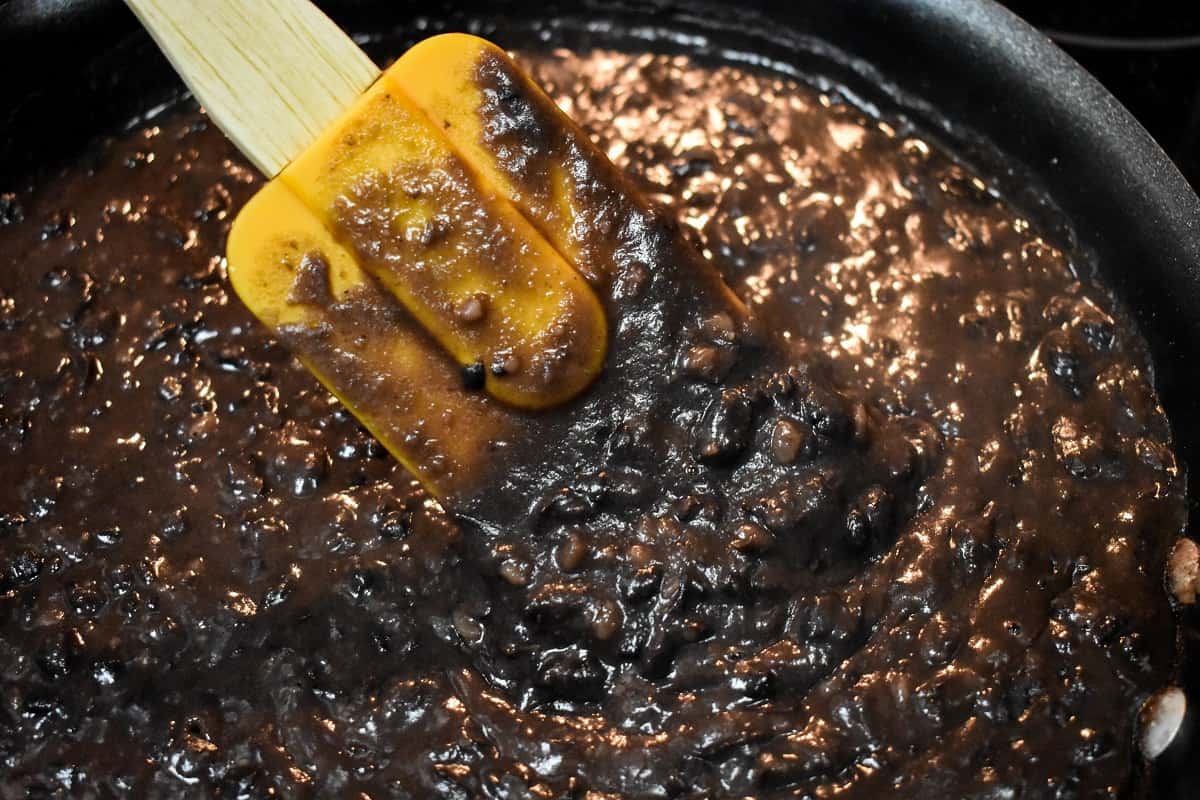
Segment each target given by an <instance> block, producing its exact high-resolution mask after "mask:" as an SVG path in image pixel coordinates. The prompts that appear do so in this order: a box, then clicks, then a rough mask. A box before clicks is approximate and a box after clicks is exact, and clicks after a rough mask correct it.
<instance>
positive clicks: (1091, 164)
mask: <svg viewBox="0 0 1200 800" xmlns="http://www.w3.org/2000/svg"><path fill="white" fill-rule="evenodd" d="M322 5H324V6H325V7H326V8H327V9H328V10H329V11H330V12H331V14H332V15H333V16H334V17H335V19H337V20H338V21H339V22H340V23H341V24H343V25H344V26H345V27H347V28H348V29H350V30H352V31H363V32H380V31H383V32H387V31H393V30H396V29H400V28H408V27H410V26H411V25H412V22H413V20H415V19H417V18H418V17H420V18H422V19H423V20H425V22H424V23H423V24H425V25H427V26H428V29H429V30H430V31H431V32H432V31H433V30H436V29H439V28H440V27H441V26H443V25H448V26H449V27H451V28H463V27H468V21H469V20H483V22H482V23H481V24H479V25H478V26H476V27H474V29H475V30H477V31H478V32H481V33H483V34H485V35H486V34H488V33H489V32H490V31H491V30H492V28H493V25H497V26H499V27H500V29H502V30H504V29H512V30H525V31H527V32H530V31H531V32H530V33H528V34H527V35H529V36H536V35H537V32H538V31H540V32H542V33H543V34H544V35H545V37H546V38H547V39H548V40H549V41H550V42H551V43H562V44H569V43H570V42H572V41H578V40H579V39H580V38H581V37H585V36H586V35H587V34H586V33H583V32H581V30H582V29H581V26H580V25H579V24H578V23H579V22H580V21H581V20H582V21H586V22H588V23H589V24H591V25H592V26H593V28H594V27H595V25H597V24H602V25H601V27H603V28H605V30H606V31H607V32H606V33H605V34H604V35H605V38H606V39H607V40H609V41H611V39H612V38H613V37H614V36H616V35H617V34H616V33H614V32H613V30H616V29H619V30H624V31H625V35H624V38H626V39H633V40H638V39H645V38H652V39H654V40H655V43H654V44H653V45H652V46H653V47H656V48H673V49H685V50H689V51H697V50H699V51H701V53H702V54H708V55H710V56H713V57H721V58H735V59H747V60H750V61H756V62H758V63H760V64H763V65H764V66H766V67H768V68H774V69H782V70H785V71H799V72H800V73H802V74H808V75H816V76H820V75H824V76H829V77H831V78H832V79H833V80H835V81H836V82H838V83H840V84H842V85H844V86H847V87H849V89H850V90H851V91H852V92H855V93H857V94H858V95H859V96H860V97H862V98H864V99H865V100H867V101H870V102H873V103H876V104H878V105H879V106H881V107H882V110H883V111H884V112H885V113H891V114H904V115H907V116H909V117H910V118H913V119H914V120H915V121H917V122H918V124H920V125H922V126H924V127H925V128H926V129H927V130H929V131H931V132H932V133H933V134H934V135H936V136H938V137H940V138H942V139H945V140H947V141H949V142H950V143H951V144H952V147H953V148H954V149H955V150H956V151H957V152H959V153H962V154H964V156H965V157H966V158H967V160H969V161H971V162H972V165H973V166H974V167H975V168H976V169H978V170H980V171H981V172H983V173H984V174H985V175H987V176H988V177H991V178H993V179H994V180H996V181H997V183H998V185H1000V186H1001V187H1006V188H1007V191H1008V193H1009V195H1010V197H1011V198H1013V199H1015V201H1016V202H1017V203H1018V204H1019V205H1023V206H1024V207H1025V209H1026V211H1027V212H1030V211H1032V212H1033V213H1035V214H1037V215H1038V216H1040V217H1042V220H1043V222H1048V223H1050V224H1053V225H1056V226H1058V228H1059V230H1060V231H1061V232H1062V234H1063V235H1064V236H1073V237H1074V238H1075V240H1076V242H1077V244H1078V246H1079V248H1080V252H1082V253H1084V254H1091V256H1092V258H1091V260H1094V261H1095V262H1096V263H1097V264H1098V265H1099V267H1100V269H1101V271H1102V272H1103V276H1104V278H1105V280H1106V281H1107V283H1108V285H1109V286H1111V287H1112V288H1113V289H1115V291H1116V292H1117V294H1118V295H1119V296H1120V297H1121V298H1122V299H1123V300H1124V302H1125V304H1126V307H1127V308H1128V309H1129V310H1130V311H1131V313H1132V314H1133V316H1135V317H1136V319H1137V320H1138V322H1139V324H1140V328H1141V330H1142V332H1143V333H1144V334H1145V336H1146V338H1147V339H1148V340H1149V343H1150V347H1151V351H1152V353H1153V357H1154V362H1155V366H1156V375H1155V382H1156V384H1157V386H1158V389H1159V391H1160V393H1161V396H1162V398H1163V401H1164V403H1165V405H1166V407H1167V411H1168V414H1169V416H1170V419H1171V421H1172V424H1173V426H1174V431H1175V436H1176V440H1177V446H1178V449H1179V452H1180V455H1181V457H1182V459H1183V462H1184V463H1185V464H1190V465H1196V464H1198V463H1200V413H1197V412H1200V403H1198V402H1197V400H1196V399H1195V398H1196V394H1195V392H1196V389H1195V387H1196V386H1198V385H1200V381H1197V379H1196V378H1195V376H1194V375H1193V372H1194V371H1195V368H1196V367H1197V366H1200V313H1197V310H1200V200H1198V199H1197V197H1196V195H1195V194H1194V193H1193V192H1192V190H1191V189H1190V188H1189V187H1188V185H1187V183H1186V182H1185V181H1184V179H1183V177H1182V176H1181V175H1180V174H1179V172H1178V171H1177V170H1176V169H1175V167H1174V166H1173V165H1172V164H1171V162H1170V161H1169V160H1168V158H1167V157H1166V155H1165V154H1164V153H1163V152H1162V150H1160V149H1159V147H1158V146H1157V145H1156V144H1155V143H1154V141H1153V140H1152V139H1151V138H1150V136H1149V135H1148V134H1147V133H1146V131H1145V130H1144V129H1143V128H1142V127H1141V126H1140V125H1139V124H1138V123H1137V122H1136V121H1135V120H1134V119H1133V117H1131V116H1130V115H1129V113H1128V112H1126V111H1125V109H1124V108H1122V107H1121V106H1120V105H1119V104H1118V103H1117V101H1116V100H1115V99H1114V98H1113V97H1112V96H1111V95H1109V94H1108V93H1107V92H1106V91H1105V90H1104V89H1103V88H1101V86H1100V85H1099V84H1098V83H1097V82H1096V81H1095V80H1093V79H1092V78H1091V77H1090V76H1089V75H1088V74H1087V73H1086V72H1084V71H1083V69H1081V68H1080V67H1079V66H1078V65H1077V64H1076V63H1075V62H1074V61H1072V60H1071V59H1070V58H1068V57H1067V56H1066V55H1065V54H1064V53H1063V52H1062V51H1060V50H1059V49H1058V48H1056V47H1055V46H1053V45H1052V44H1051V43H1050V42H1049V41H1048V40H1047V39H1046V38H1045V37H1043V36H1042V35H1040V34H1039V33H1038V32H1037V31H1035V30H1034V29H1033V28H1031V27H1029V26H1028V25H1026V24H1024V23H1023V22H1021V21H1020V20H1019V19H1017V18H1016V17H1015V16H1013V15H1012V14H1010V13H1009V12H1007V11H1005V10H1004V9H1002V8H1001V7H1000V6H998V5H996V4H995V3H993V2H991V0H805V2H786V3H785V2H770V0H738V2H731V3H713V2H694V3H671V2H665V1H663V0H650V1H649V2H646V1H643V2H637V1H636V0H625V1H624V2H622V1H621V0H618V2H605V1H604V0H585V1H584V2H582V3H581V2H579V1H578V0H576V2H565V3H558V2H554V0H536V2H520V0H517V1H515V2H509V1H505V0H489V1H488V2H470V1H468V2H462V3H454V4H445V5H437V6H435V5H431V4H430V3H408V2H386V0H379V2H372V1H371V0H343V1H342V2H327V3H322ZM559 20H561V22H559ZM513 23H515V24H513ZM471 25H474V23H471ZM531 26H532V27H531ZM681 32H682V33H686V34H689V35H690V38H686V37H679V36H675V35H672V34H678V33H681ZM512 35H513V36H516V35H517V34H512ZM402 40H403V36H401V37H399V38H395V37H393V38H391V39H390V40H389V41H388V45H387V46H382V45H381V46H380V48H379V52H376V53H375V55H376V56H377V57H380V58H386V56H387V55H388V53H389V52H390V53H391V54H392V55H395V54H396V52H398V50H397V49H396V45H397V43H399V42H401V41H402ZM501 42H502V43H504V44H509V45H516V44H520V42H517V41H511V40H505V39H503V38H501ZM633 46H638V45H637V43H636V41H635V42H634V44H633ZM641 46H642V47H646V46H648V45H646V44H645V43H642V44H641ZM0 70H2V72H0V190H5V189H8V188H11V187H12V186H15V185H16V183H15V182H16V181H19V180H23V179H24V178H25V177H26V176H28V175H30V174H34V173H36V172H38V171H41V170H44V169H46V168H48V167H50V166H52V165H54V164H56V163H58V162H61V161H64V160H66V159H69V158H70V157H71V156H72V155H74V154H78V153H79V152H80V151H81V150H82V149H83V148H84V146H85V145H86V143H87V142H88V140H90V139H92V138H94V137H95V136H97V135H99V134H101V133H104V132H110V131H113V130H115V129H117V128H119V127H121V126H122V125H123V124H126V123H128V122H129V120H130V119H131V118H134V117H135V116H136V115H138V114H141V113H144V112H146V111H147V110H149V109H151V108H152V107H153V106H154V105H155V104H156V103H159V102H162V101H164V100H167V99H170V98H171V97H172V96H175V95H177V94H178V92H179V85H178V84H177V82H176V79H175V77H174V74H173V73H172V72H171V70H170V68H169V67H168V65H167V63H166V62H165V60H163V59H162V58H161V57H160V56H159V55H158V54H157V52H156V51H155V50H154V49H153V48H152V47H151V46H150V45H149V41H148V39H147V38H146V37H145V36H144V34H142V33H141V32H140V31H139V29H138V28H137V26H136V23H135V22H134V20H133V18H132V16H131V15H130V14H128V12H126V11H125V10H124V9H123V8H122V6H121V4H120V3H119V2H118V0H7V2H4V0H0ZM1000 154H1003V156H1004V157H1001V156H1000ZM1190 497H1191V502H1192V504H1193V508H1195V504H1196V501H1197V499H1198V497H1200V494H1198V493H1197V491H1196V490H1195V483H1193V489H1192V491H1191V493H1190ZM1198 619H1200V614H1197V613H1195V612H1193V613H1191V614H1190V615H1189V619H1187V620H1185V623H1186V624H1185V628H1184V631H1185V632H1184V642H1183V646H1184V647H1185V649H1186V650H1187V651H1188V653H1189V655H1190V658H1189V659H1188V662H1190V663H1191V664H1193V665H1196V664H1200V630H1198V627H1197V624H1196V623H1197V621H1198ZM1181 679H1182V680H1183V681H1184V683H1185V685H1186V686H1187V688H1188V690H1189V692H1188V693H1189V695H1190V697H1191V698H1192V700H1193V704H1194V705H1198V706H1200V668H1197V667H1194V666H1193V667H1191V668H1190V669H1187V670H1185V674H1184V675H1183V676H1182V677H1181ZM1198 718H1200V714H1197V713H1196V712H1195V711H1193V712H1192V713H1191V714H1190V715H1189V720H1188V722H1187V723H1185V730H1184V732H1183V734H1182V735H1181V736H1180V737H1179V739H1178V740H1177V741H1176V743H1175V745H1174V746H1173V747H1172V748H1171V749H1170V750H1169V751H1168V752H1167V753H1166V754H1165V755H1164V756H1163V757H1162V759H1160V762H1159V765H1158V768H1157V770H1156V776H1155V780H1154V786H1153V792H1152V796H1153V797H1155V798H1171V800H1176V798H1192V797H1200V732H1198V731H1197V730H1196V728H1197V723H1196V720H1197V719H1198Z"/></svg>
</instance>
